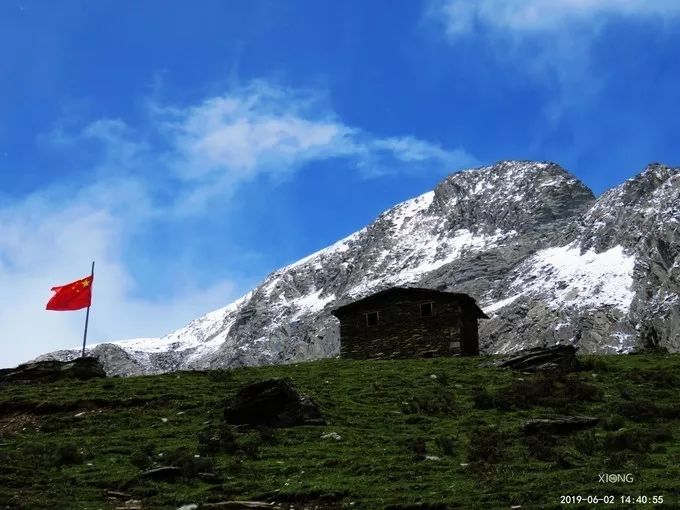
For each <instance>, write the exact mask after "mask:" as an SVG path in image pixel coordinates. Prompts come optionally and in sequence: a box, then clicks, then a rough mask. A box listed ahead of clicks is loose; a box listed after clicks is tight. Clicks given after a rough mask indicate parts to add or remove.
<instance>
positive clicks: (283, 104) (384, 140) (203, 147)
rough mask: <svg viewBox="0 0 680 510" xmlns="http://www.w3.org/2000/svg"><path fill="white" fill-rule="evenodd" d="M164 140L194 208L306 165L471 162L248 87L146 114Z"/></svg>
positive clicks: (261, 86) (285, 95)
mask: <svg viewBox="0 0 680 510" xmlns="http://www.w3.org/2000/svg"><path fill="white" fill-rule="evenodd" d="M154 111H155V113H156V115H157V117H158V123H159V125H160V126H161V127H162V129H163V131H164V133H165V134H166V135H167V136H169V137H170V139H171V140H172V146H173V147H174V152H173V153H171V154H169V155H168V157H169V158H170V167H171V168H172V169H173V171H174V172H175V174H176V175H177V176H178V177H179V178H181V179H182V180H184V181H186V182H188V183H190V184H191V186H192V188H191V190H190V193H189V194H188V196H187V197H185V200H186V201H185V205H186V204H190V206H191V207H197V206H199V204H200V203H202V202H204V201H205V200H208V199H209V198H210V196H214V195H215V194H219V193H224V192H225V191H227V190H228V189H230V188H231V189H233V187H234V185H235V184H237V183H238V182H240V181H244V180H249V179H252V178H254V177H256V176H258V175H262V174H266V175H270V176H273V177H276V178H281V177H285V176H288V175H290V174H291V173H293V172H295V171H296V170H298V169H300V168H301V167H303V166H304V165H306V164H309V163H312V162H314V161H321V160H328V159H335V158H343V159H345V160H347V165H346V166H347V168H348V169H352V168H357V169H359V171H360V172H361V173H362V175H363V176H364V177H367V178H370V177H376V176H378V175H385V174H390V173H401V172H452V171H455V170H458V169H460V168H464V167H467V166H472V165H474V164H476V163H477V160H476V158H475V157H474V156H472V155H470V154H469V153H467V152H466V151H465V150H464V149H463V148H460V147H458V148H454V149H452V150H446V149H444V148H442V147H440V146H439V145H436V144H433V143H431V142H426V141H424V140H419V139H416V138H414V137H410V136H403V137H380V136H377V135H375V134H371V133H369V132H366V131H365V130H362V129H360V128H358V127H353V126H349V125H347V124H345V123H343V122H342V121H341V120H340V119H339V118H338V116H337V115H336V114H335V113H334V112H333V110H332V109H331V108H330V107H329V106H328V105H327V104H326V101H325V98H324V97H323V96H322V95H320V94H318V93H316V92H313V91H300V90H291V89H286V88H280V87H274V86H272V85H270V84H267V83H264V82H255V83H252V84H250V85H249V86H247V87H243V88H240V89H238V90H235V91H231V92H230V93H228V94H225V95H223V96H219V97H212V98H209V99H207V100H205V101H203V102H202V103H201V104H199V105H196V106H190V107H187V108H160V107H156V108H155V109H154Z"/></svg>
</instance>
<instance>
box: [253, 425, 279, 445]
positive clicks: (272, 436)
mask: <svg viewBox="0 0 680 510" xmlns="http://www.w3.org/2000/svg"><path fill="white" fill-rule="evenodd" d="M256 430H257V433H258V434H259V435H260V442H262V444H267V445H274V444H278V442H279V436H278V434H277V433H276V431H275V430H274V429H272V428H271V427H267V426H265V425H260V426H258V427H257V428H256Z"/></svg>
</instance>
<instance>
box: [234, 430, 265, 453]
mask: <svg viewBox="0 0 680 510" xmlns="http://www.w3.org/2000/svg"><path fill="white" fill-rule="evenodd" d="M261 444H262V436H261V435H260V434H257V433H255V434H248V435H246V436H245V437H244V438H243V439H241V440H240V441H239V442H238V451H240V452H241V453H243V454H244V455H245V456H246V457H251V458H255V457H257V455H258V453H259V452H260V446H261Z"/></svg>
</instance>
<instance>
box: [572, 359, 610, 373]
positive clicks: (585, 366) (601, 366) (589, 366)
mask: <svg viewBox="0 0 680 510" xmlns="http://www.w3.org/2000/svg"><path fill="white" fill-rule="evenodd" d="M579 370H580V371H582V372H607V371H608V370H609V365H607V363H605V362H604V360H601V359H597V358H581V359H579Z"/></svg>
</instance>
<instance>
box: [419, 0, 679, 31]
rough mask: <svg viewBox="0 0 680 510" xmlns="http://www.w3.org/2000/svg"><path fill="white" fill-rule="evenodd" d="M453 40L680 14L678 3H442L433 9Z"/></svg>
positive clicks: (605, 0)
mask: <svg viewBox="0 0 680 510" xmlns="http://www.w3.org/2000/svg"><path fill="white" fill-rule="evenodd" d="M431 11H432V13H433V14H437V15H438V16H439V19H440V20H441V21H442V22H443V24H444V27H445V29H446V32H447V34H448V35H449V36H451V37H458V36H463V35H467V34H471V33H476V32H477V31H479V30H480V29H484V28H486V29H492V30H500V31H507V32H511V33H515V34H520V33H521V34H525V35H530V34H536V33H539V32H552V31H555V30H561V29H565V28H566V27H573V26H574V25H577V24H582V25H587V27H588V30H589V31H593V32H594V31H596V30H597V28H598V27H599V26H600V25H601V24H602V23H603V22H604V21H605V19H604V16H623V17H631V16H637V17H653V18H657V19H658V18H666V17H667V16H678V15H679V14H680V3H678V2H676V1H675V0H653V1H650V0H509V1H508V0H476V1H474V2H469V1H467V0H441V1H436V2H433V3H432V5H431Z"/></svg>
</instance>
